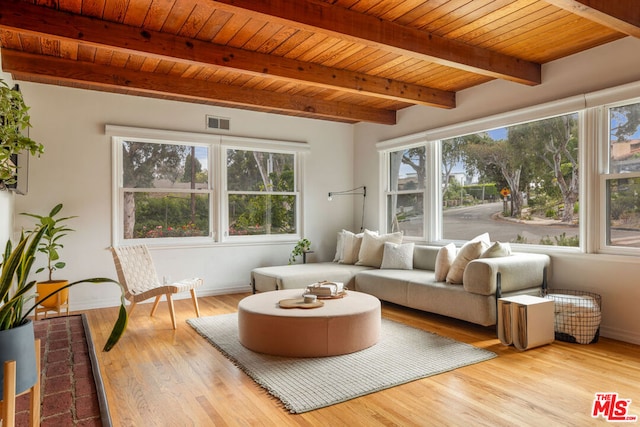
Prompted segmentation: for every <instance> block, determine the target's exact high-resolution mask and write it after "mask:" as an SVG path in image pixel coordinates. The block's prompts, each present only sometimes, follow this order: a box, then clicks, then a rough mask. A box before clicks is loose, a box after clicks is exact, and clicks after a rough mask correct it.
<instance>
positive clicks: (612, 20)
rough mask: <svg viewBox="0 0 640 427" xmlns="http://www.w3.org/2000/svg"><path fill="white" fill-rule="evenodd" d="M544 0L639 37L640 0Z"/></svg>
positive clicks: (613, 28)
mask: <svg viewBox="0 0 640 427" xmlns="http://www.w3.org/2000/svg"><path fill="white" fill-rule="evenodd" d="M545 1H546V2H547V3H549V4H552V5H554V6H557V7H559V8H561V9H564V10H566V11H568V12H571V13H573V14H576V15H578V16H581V17H583V18H586V19H588V20H590V21H593V22H597V23H598V24H601V25H604V26H606V27H609V28H611V29H612V30H615V31H620V32H622V33H625V34H627V35H630V36H633V37H638V38H640V1H638V0H545Z"/></svg>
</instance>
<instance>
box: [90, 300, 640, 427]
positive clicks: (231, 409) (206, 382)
mask: <svg viewBox="0 0 640 427" xmlns="http://www.w3.org/2000/svg"><path fill="white" fill-rule="evenodd" d="M247 295H248V294H234V295H221V296H215V297H206V298H200V299H199V302H200V310H201V314H202V316H214V315H220V314H226V313H233V312H235V311H237V308H236V307H237V304H238V302H239V301H240V299H242V298H243V297H245V296H247ZM175 308H176V316H177V319H178V329H177V330H175V331H174V330H173V329H172V328H171V322H170V319H169V314H168V312H167V309H166V306H164V305H163V303H161V305H160V307H159V308H158V312H157V313H156V315H155V317H153V318H151V317H149V309H150V305H146V304H141V305H140V307H136V311H135V312H134V314H133V316H132V317H131V319H130V320H129V326H128V330H127V332H126V334H125V336H124V337H123V339H122V341H121V342H120V343H118V345H117V346H116V347H115V348H114V349H113V350H112V351H111V352H109V353H104V352H101V351H98V358H99V363H100V368H101V372H102V376H103V380H104V384H105V390H106V394H107V399H108V402H109V407H110V410H111V417H112V421H113V424H114V426H141V425H144V426H174V425H180V426H187V425H192V426H210V425H215V426H265V425H267V426H270V425H277V426H317V425H331V426H431V425H447V426H458V425H474V426H513V425H519V426H527V425H531V426H538V425H545V426H571V425H575V426H582V425H586V424H594V423H595V424H600V423H602V424H604V423H606V421H605V420H604V419H603V418H602V417H600V418H598V419H594V418H592V417H591V410H592V405H593V400H594V398H595V393H598V392H617V393H618V394H619V396H620V398H624V399H631V400H632V403H631V406H630V414H633V415H638V414H640V357H639V356H638V355H639V354H640V351H639V350H640V346H637V345H633V344H628V343H623V342H619V341H614V340H611V339H607V338H600V340H599V342H598V343H596V344H590V345H579V344H569V343H564V342H557V341H556V342H555V343H553V344H552V345H548V346H544V347H540V348H536V349H532V350H528V351H525V352H521V351H518V350H516V349H515V348H514V347H507V346H504V345H502V344H501V343H500V342H499V341H498V339H497V338H496V336H495V331H494V328H485V327H481V326H477V325H472V324H469V323H466V322H462V321H458V320H455V319H449V318H446V317H442V316H437V315H433V314H430V313H424V312H421V311H416V310H411V309H407V308H403V307H399V306H395V305H392V304H386V303H385V304H383V309H382V315H383V317H385V318H389V319H392V320H395V321H399V322H402V323H405V324H408V325H410V326H413V327H416V328H420V329H424V330H427V331H431V332H434V333H437V334H439V335H443V336H448V337H451V338H453V339H456V340H459V341H462V342H466V343H468V344H472V345H475V346H477V347H481V348H485V349H487V350H491V351H494V352H496V353H497V354H498V357H497V358H495V359H492V360H489V361H486V362H483V363H479V364H476V365H471V366H466V367H463V368H460V369H457V370H454V371H451V372H446V373H443V374H440V375H436V376H433V377H429V378H425V379H422V380H418V381H413V382H411V383H407V384H403V385H400V386H397V387H393V388H390V389H387V390H383V391H380V392H377V393H372V394H369V395H367V396H363V397H360V398H357V399H353V400H350V401H347V402H344V403H341V404H338V405H333V406H330V407H328V408H322V409H319V410H316V411H311V412H307V413H304V414H290V413H289V412H287V410H286V409H284V408H283V407H282V405H281V404H280V403H279V402H278V401H277V400H276V399H274V398H273V397H271V396H270V395H269V394H268V393H267V392H266V391H265V390H263V389H262V388H261V387H259V386H258V385H257V384H255V383H254V382H253V380H251V379H250V378H249V377H248V376H247V375H246V374H244V372H242V371H241V370H240V369H239V368H237V367H236V366H235V365H234V364H233V363H232V362H230V361H229V360H228V359H227V358H226V357H224V356H223V355H222V354H221V353H220V352H219V351H218V350H216V349H215V348H214V347H213V346H211V345H210V344H209V343H208V342H207V341H206V340H205V339H204V338H202V337H201V336H200V335H198V334H197V333H196V332H195V331H194V330H193V329H192V328H191V327H189V326H188V325H187V324H186V322H185V321H186V319H188V318H192V317H195V313H194V312H193V306H192V304H191V301H190V299H183V300H178V301H175ZM86 314H87V316H88V320H89V325H90V328H91V333H92V336H93V339H94V342H95V345H96V348H97V349H101V347H102V345H103V343H104V342H105V340H106V339H107V336H108V333H109V332H110V329H111V326H112V324H113V322H114V321H115V318H116V315H117V310H116V309H115V308H110V309H99V310H91V311H87V312H86Z"/></svg>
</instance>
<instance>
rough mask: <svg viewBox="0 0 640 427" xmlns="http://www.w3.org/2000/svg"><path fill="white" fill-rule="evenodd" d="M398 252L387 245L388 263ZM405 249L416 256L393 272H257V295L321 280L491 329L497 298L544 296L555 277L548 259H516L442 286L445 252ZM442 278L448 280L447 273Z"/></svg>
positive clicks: (479, 266) (471, 266) (481, 264)
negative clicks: (440, 264) (550, 278)
mask: <svg viewBox="0 0 640 427" xmlns="http://www.w3.org/2000/svg"><path fill="white" fill-rule="evenodd" d="M392 246H395V247H401V246H405V245H399V244H394V243H384V249H385V252H384V256H385V257H386V255H387V251H386V250H387V249H389V248H391V247H392ZM486 247H487V246H485V250H486ZM405 249H411V250H412V251H413V253H412V259H411V260H409V262H408V263H407V265H404V266H402V268H387V267H386V266H385V262H384V261H383V262H381V263H380V264H378V266H376V265H373V266H372V265H353V264H345V263H339V262H326V263H315V264H296V265H287V266H276V267H261V268H256V269H254V270H253V271H252V272H251V283H252V286H253V290H254V292H256V291H258V292H264V291H269V290H276V289H293V288H305V287H306V286H307V285H309V284H311V283H314V282H317V281H321V280H330V281H339V282H344V283H345V285H346V286H347V287H348V289H354V290H356V291H359V292H365V293H368V294H371V295H374V296H376V297H378V298H379V299H380V300H383V301H388V302H391V303H395V304H400V305H403V306H406V307H411V308H415V309H419V310H423V311H428V312H431V313H436V314H441V315H444V316H449V317H453V318H456V319H460V320H464V321H468V322H472V323H476V324H479V325H483V326H490V325H494V324H496V321H497V317H496V306H497V298H500V297H505V296H512V295H518V294H530V295H541V293H542V289H543V287H546V283H547V280H548V276H549V275H550V258H549V257H548V256H547V255H543V254H533V253H511V254H509V255H507V256H499V257H494V258H477V259H473V260H471V261H469V262H468V263H467V264H466V266H465V267H464V272H463V273H462V283H448V282H446V281H443V280H442V277H439V279H440V280H436V269H437V267H436V264H437V263H438V262H441V258H442V252H443V251H444V250H445V248H442V247H439V246H428V245H415V246H414V245H413V244H411V247H410V248H405ZM460 252H461V250H458V253H460ZM439 253H440V257H439V256H438V254H439ZM370 264H371V263H370ZM373 264H375V263H373ZM387 265H388V263H387ZM407 266H410V267H411V268H407ZM438 268H440V267H438ZM438 275H440V276H442V272H438Z"/></svg>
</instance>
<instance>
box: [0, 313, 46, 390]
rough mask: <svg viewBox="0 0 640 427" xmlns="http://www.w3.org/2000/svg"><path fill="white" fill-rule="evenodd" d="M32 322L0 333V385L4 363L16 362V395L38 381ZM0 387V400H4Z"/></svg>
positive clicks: (29, 321)
mask: <svg viewBox="0 0 640 427" xmlns="http://www.w3.org/2000/svg"><path fill="white" fill-rule="evenodd" d="M34 342H35V334H34V332H33V322H32V321H31V320H28V321H27V322H26V323H24V324H22V325H20V326H18V327H15V328H11V329H7V330H4V331H0V365H1V366H0V384H1V385H2V386H4V362H5V361H8V360H15V361H16V394H20V393H22V392H23V391H25V390H28V389H29V388H31V387H33V385H34V384H35V383H36V381H37V380H38V372H37V369H38V368H37V366H36V351H35V344H34ZM3 395H4V389H3V387H0V400H3V399H4V396H3Z"/></svg>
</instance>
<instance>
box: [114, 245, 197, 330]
mask: <svg viewBox="0 0 640 427" xmlns="http://www.w3.org/2000/svg"><path fill="white" fill-rule="evenodd" d="M111 253H112V255H113V261H114V263H115V265H116V271H117V274H118V280H119V281H120V283H121V284H122V285H123V286H124V287H125V297H126V298H127V300H129V301H130V302H131V307H129V315H131V313H132V312H133V309H134V308H135V307H136V304H137V303H139V302H141V301H145V300H148V299H150V298H155V301H154V303H153V307H152V308H151V314H150V315H151V316H153V315H154V314H155V312H156V309H157V308H158V304H159V303H160V299H161V298H162V296H163V295H164V296H165V297H166V299H167V304H168V306H169V314H170V315H171V323H172V325H173V329H177V327H178V325H177V322H176V315H175V309H174V306H173V295H174V294H176V293H179V292H184V291H189V292H190V293H191V300H192V301H193V306H194V308H195V311H196V315H197V317H200V308H199V307H198V298H197V296H196V288H197V287H198V286H201V285H202V279H200V278H191V279H185V280H180V281H178V282H175V283H171V284H163V283H162V282H160V280H159V278H158V275H157V273H156V269H155V266H154V264H153V259H152V258H151V254H150V253H149V249H148V248H147V246H146V245H132V246H120V247H112V248H111Z"/></svg>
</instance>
